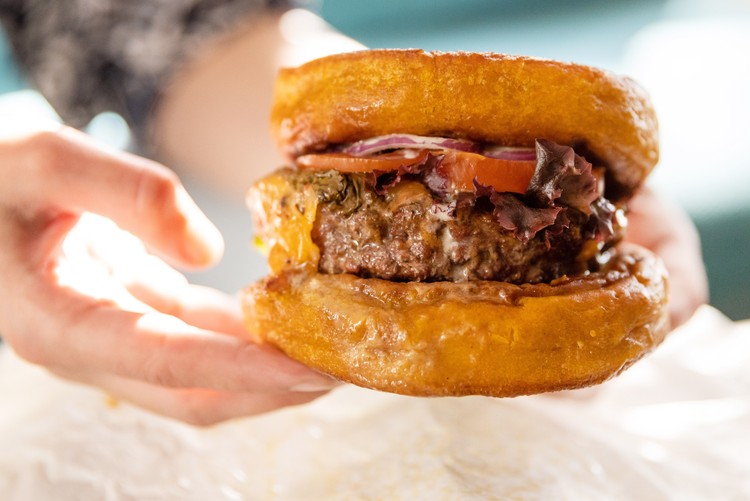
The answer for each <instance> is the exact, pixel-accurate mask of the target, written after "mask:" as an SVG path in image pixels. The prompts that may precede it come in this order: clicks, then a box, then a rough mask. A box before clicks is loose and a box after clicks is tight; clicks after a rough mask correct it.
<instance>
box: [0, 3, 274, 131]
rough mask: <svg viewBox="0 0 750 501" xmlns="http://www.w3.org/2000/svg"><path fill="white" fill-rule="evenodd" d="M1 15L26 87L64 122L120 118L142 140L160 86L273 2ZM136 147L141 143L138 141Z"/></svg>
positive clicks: (34, 9) (95, 6) (32, 9)
mask: <svg viewBox="0 0 750 501" xmlns="http://www.w3.org/2000/svg"><path fill="white" fill-rule="evenodd" d="M15 3H16V4H18V5H19V6H21V7H20V8H19V9H18V11H17V12H16V15H14V16H8V15H7V13H5V12H3V17H4V21H5V26H6V30H7V31H8V36H9V38H10V40H11V42H12V43H13V45H14V48H15V51H16V55H17V57H18V60H19V63H20V65H21V67H22V68H23V70H24V71H25V73H26V76H27V77H28V78H29V80H30V81H31V82H32V83H33V84H34V85H35V86H36V87H37V88H38V89H39V90H40V92H42V94H44V95H45V97H46V98H47V100H48V101H49V102H50V104H51V105H52V106H53V107H54V108H55V109H56V111H57V112H58V113H59V114H60V116H61V117H62V119H63V120H64V121H65V122H66V123H68V124H70V125H73V126H75V127H83V126H85V125H86V124H87V123H88V122H89V121H90V120H91V119H92V118H93V117H94V116H96V115H97V114H99V113H101V112H104V111H113V112H116V113H119V114H120V115H122V116H123V117H124V118H125V120H126V121H127V122H128V123H129V125H130V126H131V128H132V129H133V132H134V133H135V136H136V137H137V138H138V139H140V140H143V139H144V138H143V135H144V134H145V133H146V131H147V130H148V125H149V119H150V117H151V114H152V110H153V109H154V107H155V105H156V102H157V100H158V98H159V94H160V92H161V90H162V87H163V86H164V85H165V84H166V82H167V81H168V79H169V77H170V76H171V74H172V73H173V72H174V71H175V69H176V68H177V67H178V66H179V65H180V63H181V62H182V61H183V60H184V59H185V58H186V57H187V56H188V55H189V54H190V53H191V52H192V51H194V50H196V48H197V47H199V46H200V45H201V44H203V43H205V42H206V40H208V39H210V38H212V37H214V36H216V35H218V34H219V33H223V32H226V31H227V30H229V29H231V27H232V26H234V25H235V24H236V23H238V22H239V21H240V20H246V19H248V18H251V17H252V15H253V14H257V13H258V12H260V11H261V10H264V9H271V8H275V9H282V8H285V7H286V6H287V3H288V2H286V1H283V0H282V1H271V0H128V1H121V0H97V1H96V2H92V1H90V0H68V1H65V2H50V1H48V0H28V1H24V2H15ZM141 144H146V143H145V142H143V141H141Z"/></svg>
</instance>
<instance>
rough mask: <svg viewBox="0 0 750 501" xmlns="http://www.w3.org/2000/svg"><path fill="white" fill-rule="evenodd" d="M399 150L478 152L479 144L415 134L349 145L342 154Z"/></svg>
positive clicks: (393, 135)
mask: <svg viewBox="0 0 750 501" xmlns="http://www.w3.org/2000/svg"><path fill="white" fill-rule="evenodd" d="M399 148H418V149H422V150H444V149H449V150H459V151H477V144H476V143H475V142H473V141H469V140H466V139H452V138H449V137H426V136H415V135H413V134H387V135H385V136H376V137H371V138H369V139H364V140H362V141H357V142H356V143H352V144H349V145H347V146H345V147H344V148H343V149H341V152H342V153H347V154H349V155H354V156H358V157H361V156H366V155H372V154H375V153H380V152H382V151H385V150H394V149H399Z"/></svg>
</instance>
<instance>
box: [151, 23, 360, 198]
mask: <svg viewBox="0 0 750 501" xmlns="http://www.w3.org/2000/svg"><path fill="white" fill-rule="evenodd" d="M358 48H361V45H359V44H358V43H356V42H354V41H353V40H351V39H349V38H346V37H344V36H342V35H340V34H338V33H335V32H333V31H332V30H331V29H330V27H328V26H327V25H326V24H325V23H323V22H322V21H321V20H320V19H319V18H317V17H315V16H314V15H313V14H311V13H309V12H302V11H291V12H290V13H287V14H285V15H284V16H282V15H279V14H275V13H269V14H266V15H263V16H259V17H255V18H253V19H252V20H251V21H249V22H248V23H247V24H245V25H243V26H240V27H239V28H238V29H237V30H236V31H235V32H234V33H231V34H228V35H226V36H224V37H222V38H221V39H219V40H217V41H216V42H215V43H214V44H212V45H211V46H210V47H207V48H206V49H205V50H203V51H201V52H200V53H199V54H197V55H196V56H195V57H194V58H193V60H192V61H190V62H189V63H188V64H186V65H185V66H184V67H183V70H182V71H180V72H179V73H178V74H177V75H175V78H174V79H173V80H172V82H171V84H170V85H169V86H167V87H166V88H165V91H164V93H163V95H162V99H161V101H160V105H159V107H158V108H157V110H156V112H155V116H154V120H153V124H154V136H153V147H154V150H155V151H156V154H157V155H159V157H160V158H161V159H162V160H163V161H165V162H166V163H167V164H168V165H171V166H173V167H175V168H176V169H178V170H179V171H181V172H187V173H189V174H190V175H191V176H192V177H194V178H196V179H199V180H200V181H202V182H204V183H208V184H211V185H213V186H214V187H217V188H219V189H221V190H224V191H225V192H227V193H230V194H232V195H238V196H241V195H242V194H243V193H244V191H245V189H246V188H247V186H248V185H249V184H250V183H251V182H252V181H253V180H254V179H257V178H258V177H259V176H260V175H262V174H263V173H264V172H268V171H270V170H271V169H274V168H276V167H278V166H279V165H280V162H281V161H282V159H281V158H280V157H279V155H278V153H277V152H276V150H275V148H274V146H273V142H272V140H271V137H270V134H269V130H268V115H269V112H270V106H271V98H272V88H273V80H274V77H275V74H276V71H277V70H278V68H279V67H280V66H282V65H293V64H299V63H301V62H303V61H305V60H308V59H311V58H314V57H318V56H321V55H324V54H330V53H333V52H342V51H346V50H354V49H358Z"/></svg>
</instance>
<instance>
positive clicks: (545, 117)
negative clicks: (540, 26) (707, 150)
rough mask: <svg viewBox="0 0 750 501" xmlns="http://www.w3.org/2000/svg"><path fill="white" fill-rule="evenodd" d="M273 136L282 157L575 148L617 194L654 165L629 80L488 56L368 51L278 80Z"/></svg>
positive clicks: (288, 72)
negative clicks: (540, 144)
mask: <svg viewBox="0 0 750 501" xmlns="http://www.w3.org/2000/svg"><path fill="white" fill-rule="evenodd" d="M271 130H272V133H273V135H274V136H275V138H276V141H277V144H278V146H279V148H280V150H281V151H282V152H284V153H285V154H287V155H288V156H289V157H296V156H299V155H302V154H305V153H309V152H314V151H319V150H321V149H324V148H326V147H327V146H329V145H331V144H336V143H347V142H353V141H357V140H361V139H367V138H369V137H374V136H379V135H382V134H390V133H409V134H417V135H423V136H442V135H449V136H451V137H459V138H467V139H471V140H475V141H485V142H490V143H496V144H500V145H507V146H533V145H534V140H535V139H537V138H545V139H548V140H550V141H553V142H555V143H558V144H568V145H577V146H578V147H579V148H582V149H585V150H586V151H588V152H589V157H590V158H589V160H597V161H599V162H601V163H602V164H604V165H606V166H607V168H608V172H609V174H610V175H611V176H612V179H614V180H615V181H616V182H617V183H618V184H619V185H621V186H622V187H623V189H624V190H625V191H631V190H633V189H634V188H635V187H637V186H638V185H640V183H641V182H642V181H643V179H644V178H645V177H646V176H647V175H648V173H649V172H650V171H651V170H652V169H653V167H654V165H656V162H657V160H658V133H657V122H656V115H655V112H654V109H653V107H652V106H651V104H650V102H649V100H648V97H647V96H646V94H645V92H644V91H643V90H642V89H641V88H640V87H639V86H638V84H637V83H635V82H634V81H633V80H631V79H630V78H627V77H622V76H618V75H615V74H613V73H610V72H607V71H603V70H600V69H596V68H591V67H588V66H582V65H578V64H572V63H561V62H557V61H550V60H545V59H537V58H530V57H520V56H508V55H504V54H491V53H466V52H425V51H421V50H372V51H361V52H351V53H346V54H340V55H335V56H330V57H326V58H322V59H318V60H315V61H312V62H310V63H307V64H305V65H303V66H300V67H298V68H289V69H284V70H282V71H281V72H280V74H279V78H278V80H277V83H276V88H275V100H274V107H273V111H272V116H271Z"/></svg>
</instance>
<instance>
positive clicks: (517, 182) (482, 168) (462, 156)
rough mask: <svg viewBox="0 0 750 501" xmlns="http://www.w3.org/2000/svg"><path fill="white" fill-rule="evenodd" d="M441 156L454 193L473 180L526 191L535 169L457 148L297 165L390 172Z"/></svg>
mask: <svg viewBox="0 0 750 501" xmlns="http://www.w3.org/2000/svg"><path fill="white" fill-rule="evenodd" d="M430 154H432V155H442V156H443V160H442V162H441V163H440V166H439V167H438V169H437V171H438V173H439V174H440V175H441V176H443V177H444V178H445V179H447V180H448V182H449V183H450V186H451V189H452V190H453V191H455V192H472V191H474V180H476V181H477V182H478V183H479V184H481V185H483V186H488V187H491V188H493V189H494V190H495V191H498V192H501V193H503V192H513V193H526V188H527V187H528V186H529V182H530V181H531V177H532V176H533V175H534V171H535V170H536V161H534V160H504V159H499V158H492V157H486V156H484V155H480V154H478V153H469V152H466V151H458V150H430V151H428V150H408V149H404V150H398V151H394V152H392V153H384V154H380V155H373V156H369V157H357V156H354V155H348V154H346V153H318V154H310V155H303V156H301V157H298V158H297V165H298V166H299V167H300V168H302V169H308V170H338V171H340V172H373V171H381V172H390V171H394V170H397V169H399V168H400V167H407V166H410V165H416V164H421V163H423V162H424V161H425V160H426V159H427V156H428V155H430Z"/></svg>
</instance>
